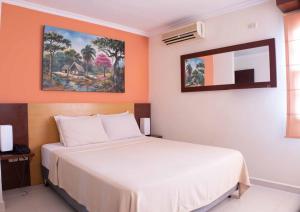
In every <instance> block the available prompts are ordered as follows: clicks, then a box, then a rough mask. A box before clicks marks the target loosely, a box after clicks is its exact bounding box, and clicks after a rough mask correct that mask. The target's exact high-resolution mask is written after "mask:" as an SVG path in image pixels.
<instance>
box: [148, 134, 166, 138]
mask: <svg viewBox="0 0 300 212" xmlns="http://www.w3.org/2000/svg"><path fill="white" fill-rule="evenodd" d="M147 136H149V137H154V138H163V136H162V135H155V134H151V135H147Z"/></svg>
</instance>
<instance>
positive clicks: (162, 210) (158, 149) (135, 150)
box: [49, 137, 250, 212]
mask: <svg viewBox="0 0 300 212" xmlns="http://www.w3.org/2000/svg"><path fill="white" fill-rule="evenodd" d="M49 156H50V164H49V165H50V166H49V179H50V180H51V182H52V183H53V184H55V185H58V186H59V187H61V188H63V189H64V190H65V191H66V192H67V193H68V194H69V195H70V196H71V197H72V198H74V199H75V200H76V201H77V202H79V203H81V204H82V205H84V206H86V208H87V209H88V210H89V211H91V212H96V211H97V212H188V211H191V210H195V209H198V208H200V207H202V206H205V205H207V204H209V203H211V202H212V201H214V200H216V199H217V198H218V197H220V196H221V195H222V194H224V193H225V192H226V191H228V190H229V189H231V188H232V187H234V186H235V185H236V184H237V183H238V182H239V183H240V188H241V189H246V188H247V187H248V186H250V182H249V177H248V172H247V168H246V165H245V162H244V158H243V156H242V155H241V153H240V152H238V151H235V150H231V149H225V148H218V147H211V146H203V145H198V144H192V143H185V142H175V141H169V140H164V139H157V138H152V137H140V138H136V139H128V140H123V141H120V142H112V143H105V144H96V145H89V146H82V147H73V148H64V149H57V150H54V151H52V152H51V154H50V155H49Z"/></svg>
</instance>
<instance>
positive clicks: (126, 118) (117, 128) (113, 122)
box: [100, 113, 142, 140]
mask: <svg viewBox="0 0 300 212" xmlns="http://www.w3.org/2000/svg"><path fill="white" fill-rule="evenodd" d="M100 117H101V120H102V123H103V126H104V129H105V131H106V133H107V135H108V137H109V138H110V139H111V140H117V139H125V138H132V137H137V136H142V133H141V131H140V129H139V127H138V125H137V122H136V120H135V118H134V116H133V114H130V113H128V114H123V115H121V116H106V115H104V116H100Z"/></svg>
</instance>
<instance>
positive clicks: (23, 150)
mask: <svg viewBox="0 0 300 212" xmlns="http://www.w3.org/2000/svg"><path fill="white" fill-rule="evenodd" d="M14 153H15V154H18V155H19V154H29V153H30V149H29V148H28V146H26V145H20V144H15V145H14Z"/></svg>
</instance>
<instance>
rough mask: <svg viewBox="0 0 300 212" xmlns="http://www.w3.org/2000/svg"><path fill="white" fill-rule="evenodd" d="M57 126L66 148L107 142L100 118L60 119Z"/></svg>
mask: <svg viewBox="0 0 300 212" xmlns="http://www.w3.org/2000/svg"><path fill="white" fill-rule="evenodd" d="M59 125H60V128H61V136H62V138H63V144H64V145H65V146H67V147H71V146H80V145H86V144H92V143H100V142H105V141H108V136H107V134H106V132H105V130H104V128H103V125H102V122H101V119H100V117H95V116H92V117H88V118H76V119H60V120H59Z"/></svg>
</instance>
